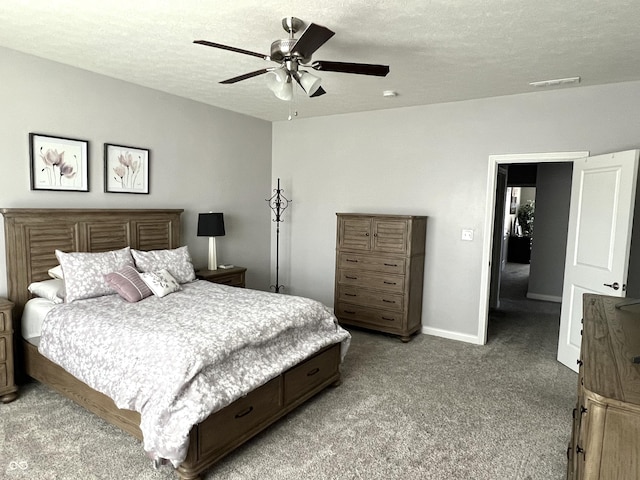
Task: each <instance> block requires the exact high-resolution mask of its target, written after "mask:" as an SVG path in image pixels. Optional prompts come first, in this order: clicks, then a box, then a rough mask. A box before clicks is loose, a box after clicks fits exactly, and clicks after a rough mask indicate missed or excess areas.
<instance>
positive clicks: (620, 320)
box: [567, 294, 640, 480]
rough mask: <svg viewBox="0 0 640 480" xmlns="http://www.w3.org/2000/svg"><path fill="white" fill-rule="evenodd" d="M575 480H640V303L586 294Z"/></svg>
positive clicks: (573, 447)
mask: <svg viewBox="0 0 640 480" xmlns="http://www.w3.org/2000/svg"><path fill="white" fill-rule="evenodd" d="M583 304H584V305H583V318H584V320H583V323H584V325H583V334H582V347H581V351H580V357H581V358H580V361H579V365H580V368H579V372H578V395H577V396H578V400H577V403H576V408H575V409H574V411H573V430H572V435H571V443H570V445H569V449H568V450H567V454H568V455H567V456H568V459H569V462H568V468H567V478H568V479H569V480H618V479H619V480H627V479H629V480H631V479H638V478H640V365H639V364H636V363H633V358H634V357H635V356H638V355H640V303H639V302H638V301H630V300H629V299H625V298H617V297H609V296H603V295H595V294H585V295H584V299H583Z"/></svg>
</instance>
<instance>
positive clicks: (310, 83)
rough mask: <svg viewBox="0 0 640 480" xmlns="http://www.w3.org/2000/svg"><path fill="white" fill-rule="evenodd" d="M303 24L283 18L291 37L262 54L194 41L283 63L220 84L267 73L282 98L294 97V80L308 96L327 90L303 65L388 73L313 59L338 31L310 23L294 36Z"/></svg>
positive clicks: (380, 68)
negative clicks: (269, 52)
mask: <svg viewBox="0 0 640 480" xmlns="http://www.w3.org/2000/svg"><path fill="white" fill-rule="evenodd" d="M304 25H305V24H304V22H303V21H302V20H300V19H299V18H296V17H285V18H283V19H282V28H284V30H285V31H286V32H288V33H289V38H285V39H281V40H276V41H275V42H273V43H272V44H271V54H270V55H263V54H262V53H256V52H251V51H249V50H243V49H241V48H236V47H230V46H228V45H222V44H220V43H213V42H209V41H207V40H195V41H194V42H193V43H198V44H200V45H206V46H208V47H215V48H221V49H222V50H229V51H231V52H236V53H242V54H244V55H251V56H254V57H258V58H262V59H263V60H269V61H273V62H276V63H279V64H280V65H279V66H277V67H270V68H261V69H260V70H256V71H255V72H249V73H245V74H244V75H239V76H237V77H233V78H229V79H228V80H223V81H222V82H220V83H224V84H230V83H236V82H240V81H242V80H247V79H248V78H253V77H257V76H258V75H262V74H264V73H266V74H268V78H267V86H268V87H269V88H270V89H271V90H272V91H273V93H274V94H275V95H276V97H278V98H280V99H282V100H291V99H292V98H293V80H295V81H296V82H297V83H298V84H299V85H300V87H301V88H302V90H304V92H305V93H306V94H307V95H308V96H309V97H319V96H320V95H324V94H325V93H326V92H325V90H324V89H323V88H322V87H321V86H320V82H321V79H320V78H319V77H317V76H315V75H313V74H311V73H309V72H308V71H307V70H301V68H300V67H304V68H313V69H314V70H319V71H325V72H341V73H354V74H357V75H374V76H377V77H384V76H386V75H387V74H388V73H389V66H388V65H373V64H368V63H351V62H329V61H325V60H315V61H313V62H312V61H311V56H312V55H313V54H314V53H315V51H316V50H318V49H319V48H320V47H321V46H322V45H324V44H325V42H326V41H327V40H329V39H330V38H331V37H333V35H334V34H335V33H334V32H332V31H331V30H329V29H328V28H326V27H323V26H321V25H317V24H315V23H310V24H309V26H308V27H307V28H306V29H305V30H304V31H303V32H302V34H301V35H300V37H299V38H295V37H294V36H295V34H296V33H297V32H299V31H300V30H301V29H302V28H303V27H304Z"/></svg>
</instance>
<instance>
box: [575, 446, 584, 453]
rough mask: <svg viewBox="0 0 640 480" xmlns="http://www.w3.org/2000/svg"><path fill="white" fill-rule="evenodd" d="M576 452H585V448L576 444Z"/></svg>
mask: <svg viewBox="0 0 640 480" xmlns="http://www.w3.org/2000/svg"><path fill="white" fill-rule="evenodd" d="M576 453H584V448H582V447H581V446H580V445H576Z"/></svg>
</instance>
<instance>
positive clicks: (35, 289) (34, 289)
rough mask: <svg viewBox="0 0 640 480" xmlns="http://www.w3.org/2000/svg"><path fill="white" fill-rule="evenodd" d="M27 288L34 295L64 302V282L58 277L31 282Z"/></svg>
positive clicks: (56, 301)
mask: <svg viewBox="0 0 640 480" xmlns="http://www.w3.org/2000/svg"><path fill="white" fill-rule="evenodd" d="M27 288H28V289H29V291H30V292H31V293H32V294H34V295H35V296H36V297H41V298H46V299H47V300H51V301H52V302H53V303H63V302H64V282H63V281H62V280H60V279H59V278H56V279H53V280H44V281H42V282H33V283H32V284H31V285H29V287H27Z"/></svg>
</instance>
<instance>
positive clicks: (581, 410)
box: [580, 405, 587, 415]
mask: <svg viewBox="0 0 640 480" xmlns="http://www.w3.org/2000/svg"><path fill="white" fill-rule="evenodd" d="M583 413H587V409H586V408H584V406H583V405H580V415H582V414H583Z"/></svg>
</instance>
